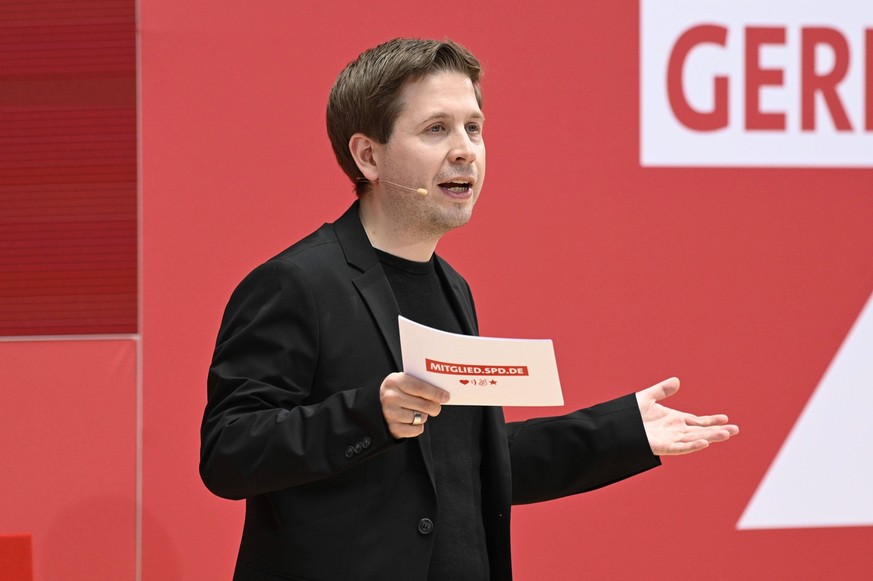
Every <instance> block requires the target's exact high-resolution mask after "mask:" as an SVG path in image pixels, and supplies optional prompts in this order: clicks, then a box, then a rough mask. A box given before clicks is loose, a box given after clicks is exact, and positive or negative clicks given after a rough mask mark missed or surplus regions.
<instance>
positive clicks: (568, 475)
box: [506, 394, 661, 504]
mask: <svg viewBox="0 0 873 581" xmlns="http://www.w3.org/2000/svg"><path fill="white" fill-rule="evenodd" d="M506 427H507V438H508V443H509V454H510V462H511V467H512V503H513V504H526V503H531V502H541V501H544V500H551V499H553V498H559V497H562V496H568V495H571V494H577V493H580V492H586V491H589V490H594V489H596V488H600V487H601V486H606V485H608V484H611V483H613V482H616V481H619V480H622V479H624V478H627V477H629V476H633V475H635V474H638V473H640V472H643V471H645V470H649V469H650V468H654V467H656V466H659V465H660V463H661V462H660V459H659V458H658V456H655V455H654V454H653V453H652V450H651V448H650V446H649V442H648V439H647V438H646V434H645V429H644V428H643V422H642V418H641V417H640V412H639V407H638V406H637V402H636V396H635V395H634V394H629V395H627V396H624V397H621V398H618V399H615V400H612V401H608V402H605V403H602V404H599V405H596V406H594V407H590V408H586V409H582V410H579V411H576V412H573V413H571V414H567V415H564V416H558V417H547V418H537V419H531V420H527V421H524V422H514V423H509V424H507V426H506Z"/></svg>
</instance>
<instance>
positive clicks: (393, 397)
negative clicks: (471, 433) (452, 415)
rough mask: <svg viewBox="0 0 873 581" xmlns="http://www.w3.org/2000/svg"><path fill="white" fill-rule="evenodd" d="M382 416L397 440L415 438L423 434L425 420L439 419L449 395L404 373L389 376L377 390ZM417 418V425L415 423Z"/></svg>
mask: <svg viewBox="0 0 873 581" xmlns="http://www.w3.org/2000/svg"><path fill="white" fill-rule="evenodd" d="M379 399H380V400H381V402H382V415H383V416H385V421H386V422H387V423H388V431H389V432H391V435H392V436H394V437H395V438H397V439H400V438H415V437H417V436H420V435H421V434H422V432H424V424H425V422H427V420H428V418H431V417H434V416H438V415H439V413H440V409H441V408H442V404H444V403H446V402H447V401H449V392H447V391H446V390H444V389H440V388H439V387H436V386H435V385H431V384H430V383H427V382H425V381H421V380H420V379H416V378H415V377H412V376H411V375H407V374H405V373H392V374H391V375H389V376H388V377H386V378H385V381H383V382H382V386H381V387H380V388H379ZM416 414H420V416H421V420H420V422H418V421H416Z"/></svg>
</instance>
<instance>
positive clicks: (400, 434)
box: [388, 422, 424, 440]
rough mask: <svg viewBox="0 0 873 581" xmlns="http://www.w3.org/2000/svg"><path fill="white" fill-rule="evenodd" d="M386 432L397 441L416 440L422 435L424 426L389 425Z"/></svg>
mask: <svg viewBox="0 0 873 581" xmlns="http://www.w3.org/2000/svg"><path fill="white" fill-rule="evenodd" d="M388 431H389V432H391V435H392V436H393V437H394V438H397V439H398V440H400V439H403V438H417V437H418V436H420V435H422V434H423V433H424V424H422V425H420V426H413V425H412V424H407V423H396V422H395V423H389V424H388Z"/></svg>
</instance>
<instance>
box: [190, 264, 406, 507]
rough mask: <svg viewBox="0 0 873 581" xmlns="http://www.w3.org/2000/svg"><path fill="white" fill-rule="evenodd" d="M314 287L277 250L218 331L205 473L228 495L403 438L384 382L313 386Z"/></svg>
mask: <svg viewBox="0 0 873 581" xmlns="http://www.w3.org/2000/svg"><path fill="white" fill-rule="evenodd" d="M319 339H320V338H319V326H318V313H317V302H316V300H315V294H314V290H313V289H312V288H310V284H309V282H308V281H307V279H306V276H305V275H304V273H303V272H302V271H301V269H300V268H299V266H297V265H295V264H294V263H292V262H286V261H282V260H275V259H274V260H272V261H269V262H267V263H266V264H264V265H262V266H260V267H258V268H257V269H255V270H254V271H253V272H252V273H251V274H250V275H249V276H248V277H246V279H245V280H244V281H243V282H242V283H240V285H239V287H237V289H236V290H235V291H234V293H233V295H232V296H231V299H230V301H229V303H228V306H227V309H226V311H225V315H224V318H223V320H222V324H221V328H220V330H219V333H218V339H217V341H216V347H215V352H214V355H213V360H212V364H211V366H210V369H209V376H208V381H207V405H206V409H205V413H204V416H203V422H202V425H201V449H200V475H201V478H202V479H203V482H204V484H206V486H207V488H209V489H210V490H211V491H212V492H213V493H215V494H217V495H218V496H222V497H225V498H231V499H240V498H245V497H251V496H255V495H258V494H263V493H265V492H270V491H273V490H279V489H283V488H288V487H291V486H297V485H301V484H306V483H309V482H312V481H316V480H320V479H323V478H327V477H330V476H332V475H335V474H337V473H339V472H341V471H343V470H346V469H348V468H350V467H352V466H355V465H357V464H359V463H361V462H364V461H366V460H367V459H368V458H371V457H372V456H373V455H374V454H377V453H378V452H379V451H380V450H384V449H386V448H387V447H388V446H390V445H393V444H394V440H393V439H392V438H391V437H390V434H389V433H388V430H387V426H386V425H385V422H384V420H383V416H382V409H381V403H380V401H379V389H378V387H379V386H378V384H376V385H372V381H370V383H371V384H368V385H349V386H348V388H347V389H345V388H344V389H342V390H335V391H332V392H331V393H328V394H325V393H318V394H313V381H314V378H315V376H316V371H317V366H318V362H319Z"/></svg>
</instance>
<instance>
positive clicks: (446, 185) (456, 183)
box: [439, 180, 473, 194]
mask: <svg viewBox="0 0 873 581" xmlns="http://www.w3.org/2000/svg"><path fill="white" fill-rule="evenodd" d="M439 186H440V187H441V188H443V189H444V190H448V191H450V192H452V193H455V194H465V193H467V192H469V191H470V189H472V187H473V184H472V183H471V182H468V181H466V180H451V181H448V182H443V183H441V184H439Z"/></svg>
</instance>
